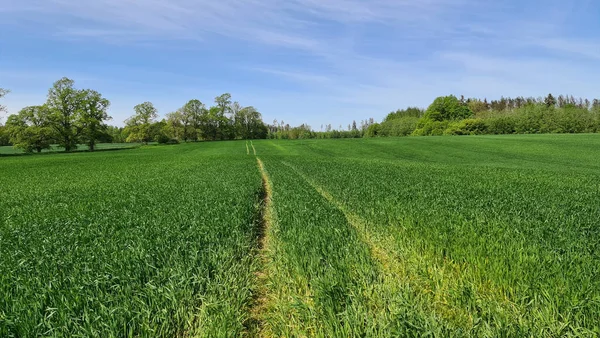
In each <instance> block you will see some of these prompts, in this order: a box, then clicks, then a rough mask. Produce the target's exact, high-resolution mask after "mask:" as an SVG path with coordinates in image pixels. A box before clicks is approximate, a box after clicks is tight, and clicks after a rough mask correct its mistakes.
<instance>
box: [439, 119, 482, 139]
mask: <svg viewBox="0 0 600 338" xmlns="http://www.w3.org/2000/svg"><path fill="white" fill-rule="evenodd" d="M487 133H488V125H487V124H486V123H485V121H484V120H481V119H466V120H460V121H453V122H450V123H449V124H448V127H447V129H446V130H445V131H444V134H445V135H483V134H487Z"/></svg>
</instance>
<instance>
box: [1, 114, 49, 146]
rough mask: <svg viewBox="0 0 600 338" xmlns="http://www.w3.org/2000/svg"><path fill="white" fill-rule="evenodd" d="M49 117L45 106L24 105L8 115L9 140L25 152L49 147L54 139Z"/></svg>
mask: <svg viewBox="0 0 600 338" xmlns="http://www.w3.org/2000/svg"><path fill="white" fill-rule="evenodd" d="M50 119H51V116H50V111H49V109H48V108H47V107H46V106H32V107H26V108H23V109H22V110H21V111H20V112H19V113H18V114H17V115H11V116H9V117H8V120H7V121H6V129H7V134H8V135H9V136H10V142H11V143H12V144H13V145H14V146H15V147H16V148H18V149H22V150H23V151H25V152H27V153H31V152H34V151H37V152H38V153H40V152H42V150H44V149H49V148H50V144H51V143H52V141H53V139H54V134H53V130H52V128H51V127H50V126H51V123H50V121H51V120H50Z"/></svg>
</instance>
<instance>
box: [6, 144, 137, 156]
mask: <svg viewBox="0 0 600 338" xmlns="http://www.w3.org/2000/svg"><path fill="white" fill-rule="evenodd" d="M140 145H141V144H140V143H99V144H97V145H96V150H97V151H101V150H115V149H130V148H137V147H139V146H140ZM63 150H64V149H63V148H61V147H59V146H58V145H52V146H51V147H50V149H44V150H42V153H56V152H60V151H63ZM87 150H88V146H86V145H84V144H80V145H79V146H78V147H77V151H87ZM15 154H18V155H20V154H25V152H24V151H23V150H21V149H17V148H15V147H13V146H2V147H0V156H2V155H15Z"/></svg>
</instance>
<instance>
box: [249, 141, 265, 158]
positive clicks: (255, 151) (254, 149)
mask: <svg viewBox="0 0 600 338" xmlns="http://www.w3.org/2000/svg"><path fill="white" fill-rule="evenodd" d="M250 145H252V150H254V156H256V148H254V143H252V141H250ZM259 161H260V160H259ZM261 163H262V162H261Z"/></svg>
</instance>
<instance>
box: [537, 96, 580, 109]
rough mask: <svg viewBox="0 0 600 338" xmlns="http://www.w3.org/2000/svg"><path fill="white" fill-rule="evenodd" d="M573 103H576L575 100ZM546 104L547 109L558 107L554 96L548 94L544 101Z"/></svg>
mask: <svg viewBox="0 0 600 338" xmlns="http://www.w3.org/2000/svg"><path fill="white" fill-rule="evenodd" d="M573 101H574V99H573ZM567 102H569V101H567ZM544 103H545V104H546V106H547V107H554V106H556V99H555V98H554V96H553V95H552V94H548V96H546V98H545V99H544ZM569 103H570V102H569Z"/></svg>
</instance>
